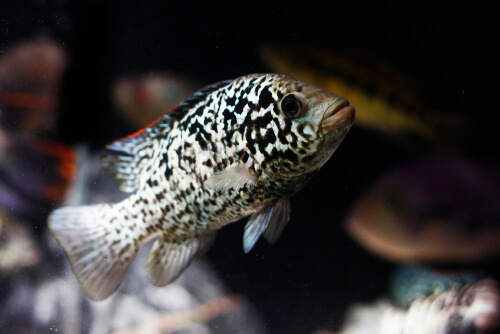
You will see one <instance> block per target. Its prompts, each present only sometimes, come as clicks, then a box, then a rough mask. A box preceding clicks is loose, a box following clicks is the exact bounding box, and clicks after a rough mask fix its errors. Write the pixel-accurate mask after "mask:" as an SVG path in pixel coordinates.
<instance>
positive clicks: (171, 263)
mask: <svg viewBox="0 0 500 334" xmlns="http://www.w3.org/2000/svg"><path fill="white" fill-rule="evenodd" d="M214 238H215V232H213V233H210V234H207V235H201V236H198V237H194V238H188V239H184V240H166V239H165V238H163V237H161V238H160V239H158V240H156V241H155V243H154V245H153V247H152V248H151V252H150V253H149V258H148V262H147V265H146V266H147V268H148V274H149V280H150V281H151V283H153V285H155V286H165V285H167V284H169V283H170V282H172V281H174V280H175V279H176V278H177V277H179V276H180V275H181V274H182V272H183V271H184V270H185V269H186V268H187V267H188V266H189V265H190V264H191V263H192V262H193V261H195V260H197V259H198V258H199V257H200V256H201V255H203V254H204V253H205V252H206V251H207V250H208V248H209V247H210V245H211V244H212V242H213V240H214Z"/></svg>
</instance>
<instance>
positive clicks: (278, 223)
mask: <svg viewBox="0 0 500 334" xmlns="http://www.w3.org/2000/svg"><path fill="white" fill-rule="evenodd" d="M290 212H291V203H290V199H288V198H282V199H280V200H279V201H278V202H276V205H275V206H274V212H273V215H272V217H271V221H270V222H269V225H268V226H267V229H266V231H265V232H264V238H265V239H266V240H267V242H269V243H270V244H274V243H276V241H278V239H279V237H280V236H281V233H282V232H283V230H284V229H285V226H286V225H287V224H288V222H289V221H290Z"/></svg>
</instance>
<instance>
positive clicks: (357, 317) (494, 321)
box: [339, 278, 500, 334]
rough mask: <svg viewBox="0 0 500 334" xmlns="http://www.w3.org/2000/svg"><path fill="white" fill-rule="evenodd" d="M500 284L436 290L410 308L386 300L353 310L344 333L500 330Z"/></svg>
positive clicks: (438, 333)
mask: <svg viewBox="0 0 500 334" xmlns="http://www.w3.org/2000/svg"><path fill="white" fill-rule="evenodd" d="M499 287H500V286H499V283H498V282H497V281H496V280H494V279H492V278H487V279H483V280H480V281H478V282H475V283H471V284H466V285H463V286H461V285H456V286H453V287H451V288H450V289H448V290H445V291H442V290H436V291H435V292H434V293H432V294H431V295H430V296H427V297H421V298H417V299H415V300H414V301H413V302H412V303H411V305H410V306H409V308H408V309H401V308H398V307H394V306H393V305H391V303H390V302H389V301H387V300H385V299H381V300H379V301H377V302H376V303H374V304H373V305H356V306H353V307H351V310H350V311H349V312H348V315H347V317H346V320H345V324H344V325H343V328H342V330H341V331H340V332H339V333H340V334H365V333H366V334H393V333H394V334H395V333H398V334H420V333H428V334H448V333H453V334H468V333H498V331H499V330H500V289H499Z"/></svg>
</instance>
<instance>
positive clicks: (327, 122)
mask: <svg viewBox="0 0 500 334" xmlns="http://www.w3.org/2000/svg"><path fill="white" fill-rule="evenodd" d="M355 113H356V111H355V109H354V107H353V106H351V105H349V101H347V100H346V99H339V100H337V101H336V102H335V103H333V104H332V105H330V106H329V107H328V108H327V109H326V111H325V113H324V114H323V119H322V120H321V128H322V130H323V131H328V130H331V129H332V128H334V127H339V126H343V125H346V124H348V125H351V124H352V122H354V115H355Z"/></svg>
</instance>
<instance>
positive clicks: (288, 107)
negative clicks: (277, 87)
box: [283, 95, 300, 115]
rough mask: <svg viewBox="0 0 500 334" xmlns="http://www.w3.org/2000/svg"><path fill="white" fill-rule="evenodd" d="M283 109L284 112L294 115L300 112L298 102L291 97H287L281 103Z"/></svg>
mask: <svg viewBox="0 0 500 334" xmlns="http://www.w3.org/2000/svg"><path fill="white" fill-rule="evenodd" d="M283 109H284V111H285V112H287V113H289V114H291V115H295V114H297V113H298V112H299V111H300V105H299V101H297V99H296V98H295V97H294V96H293V95H290V96H287V97H285V100H284V101H283Z"/></svg>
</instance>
